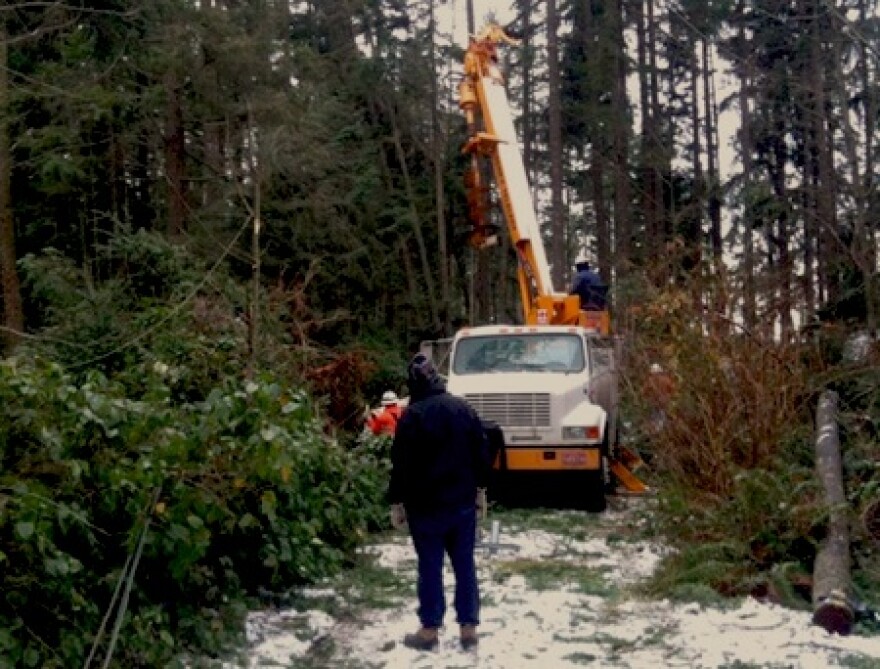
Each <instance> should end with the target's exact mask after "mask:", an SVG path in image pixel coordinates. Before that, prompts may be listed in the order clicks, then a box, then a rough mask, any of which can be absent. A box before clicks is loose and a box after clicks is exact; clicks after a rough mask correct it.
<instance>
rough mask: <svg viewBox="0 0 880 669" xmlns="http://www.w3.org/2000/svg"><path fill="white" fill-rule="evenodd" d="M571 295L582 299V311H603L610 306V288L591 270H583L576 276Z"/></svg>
mask: <svg viewBox="0 0 880 669" xmlns="http://www.w3.org/2000/svg"><path fill="white" fill-rule="evenodd" d="M571 294H572V295H577V296H579V297H580V298H581V309H596V310H599V311H601V310H603V309H605V307H606V306H607V304H608V286H606V285H605V284H604V283H603V282H602V278H601V277H600V276H599V275H598V274H596V272H594V271H593V270H591V269H581V270H578V273H577V274H575V277H574V281H573V282H572V286H571Z"/></svg>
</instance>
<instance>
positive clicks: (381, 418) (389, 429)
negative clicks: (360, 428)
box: [367, 390, 402, 436]
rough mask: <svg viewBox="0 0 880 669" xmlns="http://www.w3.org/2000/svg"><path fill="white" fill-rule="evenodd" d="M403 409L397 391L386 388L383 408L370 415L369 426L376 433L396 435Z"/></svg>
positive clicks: (383, 396)
mask: <svg viewBox="0 0 880 669" xmlns="http://www.w3.org/2000/svg"><path fill="white" fill-rule="evenodd" d="M401 411H402V409H401V406H400V400H399V399H398V398H397V393H395V392H394V391H393V390H386V391H385V392H384V393H383V394H382V408H381V409H379V410H378V411H373V412H372V413H370V416H369V417H368V418H367V428H368V429H369V430H370V432H372V433H373V434H375V435H380V434H388V435H391V436H394V431H395V430H396V429H397V421H398V420H400V414H401Z"/></svg>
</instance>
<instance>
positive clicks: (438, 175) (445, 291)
mask: <svg viewBox="0 0 880 669" xmlns="http://www.w3.org/2000/svg"><path fill="white" fill-rule="evenodd" d="M428 6H429V8H430V9H429V12H430V14H429V17H430V20H429V27H428V30H429V31H430V33H431V72H432V73H433V76H432V77H431V98H432V104H431V138H432V142H431V153H433V154H434V161H433V162H434V207H435V209H436V213H437V245H438V251H439V256H440V258H439V262H440V327H441V328H442V330H443V333H444V335H445V334H448V333H449V324H450V313H449V312H450V304H449V249H448V248H447V243H446V241H447V240H446V194H445V192H444V188H443V172H444V169H445V166H446V161H445V159H444V150H443V147H444V146H445V145H446V138H445V136H444V134H443V132H442V130H441V128H440V120H439V118H438V114H437V110H438V109H439V108H440V94H439V91H438V84H437V81H438V79H439V76H438V71H437V54H436V44H435V41H434V38H435V34H434V33H435V32H436V30H437V24H436V21H435V17H434V3H433V2H430V3H428Z"/></svg>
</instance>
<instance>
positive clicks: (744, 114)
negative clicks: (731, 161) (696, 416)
mask: <svg viewBox="0 0 880 669" xmlns="http://www.w3.org/2000/svg"><path fill="white" fill-rule="evenodd" d="M743 32H744V30H741V31H740V35H741V37H742V38H743V40H744V39H745V36H744V35H743V34H742V33H743ZM744 67H745V72H744V73H743V75H742V79H741V80H740V86H739V114H740V119H741V124H742V125H741V127H740V160H741V161H742V167H743V190H744V191H745V193H744V197H743V198H742V200H743V216H742V244H743V266H742V273H743V279H742V282H743V298H742V299H743V304H742V313H743V322H744V323H745V326H746V328H747V329H748V330H749V332H752V331H754V329H755V324H756V322H757V301H756V299H755V245H754V241H753V235H752V228H753V226H754V216H753V205H752V200H753V198H754V195H753V193H752V189H753V185H752V183H753V181H752V180H753V178H754V175H753V174H752V171H753V169H754V167H753V165H752V143H753V139H752V110H751V106H750V105H749V87H750V86H751V85H752V79H753V76H752V72H751V70H752V64H751V59H750V58H749V57H748V56H746V57H745V65H744Z"/></svg>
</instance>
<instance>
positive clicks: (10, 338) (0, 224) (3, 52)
mask: <svg viewBox="0 0 880 669" xmlns="http://www.w3.org/2000/svg"><path fill="white" fill-rule="evenodd" d="M6 41H7V35H6V22H5V19H4V18H3V16H2V15H0V273H2V283H3V326H4V330H3V340H4V342H5V344H6V350H7V351H11V350H12V349H13V348H15V346H16V345H17V344H18V342H19V341H20V339H21V334H22V333H23V332H24V312H23V310H22V304H21V286H20V283H19V280H18V271H17V270H16V268H15V264H16V261H17V256H16V253H15V224H14V221H13V219H12V199H11V198H12V189H11V184H10V182H11V179H12V151H11V149H10V142H9V69H8V48H7V45H6Z"/></svg>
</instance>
